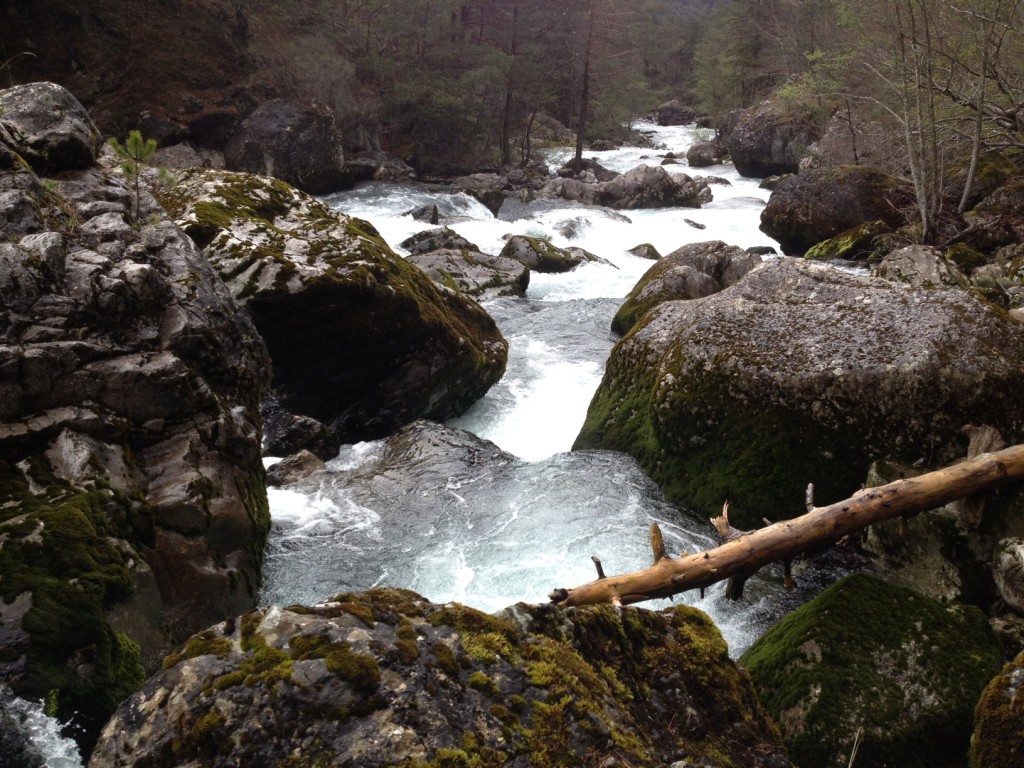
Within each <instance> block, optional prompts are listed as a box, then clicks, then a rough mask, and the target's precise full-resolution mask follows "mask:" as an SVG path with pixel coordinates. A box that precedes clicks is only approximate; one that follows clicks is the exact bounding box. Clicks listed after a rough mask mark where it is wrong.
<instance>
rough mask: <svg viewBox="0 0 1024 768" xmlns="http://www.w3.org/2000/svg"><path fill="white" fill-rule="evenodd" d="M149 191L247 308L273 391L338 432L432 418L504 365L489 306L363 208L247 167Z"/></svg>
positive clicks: (377, 431) (352, 438) (471, 394)
mask: <svg viewBox="0 0 1024 768" xmlns="http://www.w3.org/2000/svg"><path fill="white" fill-rule="evenodd" d="M162 200H163V202H164V204H165V205H166V206H167V207H168V210H170V211H171V212H172V215H173V216H174V217H175V219H176V220H177V222H178V223H179V224H180V225H181V227H182V228H183V229H184V230H185V231H186V232H187V233H188V234H189V235H191V236H192V238H193V239H194V240H195V241H196V243H197V244H198V245H199V246H200V247H201V248H202V249H203V253H204V254H205V255H206V257H207V258H208V259H209V260H210V263H211V264H212V265H213V266H214V268H215V269H216V270H217V272H218V274H220V276H221V277H222V278H223V279H224V281H225V282H226V283H227V285H228V288H229V289H230V291H231V294H232V295H233V296H234V297H235V299H236V300H237V301H238V302H239V303H241V304H242V305H243V306H244V307H245V308H246V309H247V310H248V311H249V313H250V314H251V315H252V317H253V320H254V322H255V323H256V327H257V328H258V329H259V331H260V333H261V335H262V336H263V338H264V339H265V341H266V343H267V348H268V349H269V351H270V356H271V358H272V360H273V363H274V381H275V385H276V389H277V392H278V395H279V398H280V401H281V404H282V405H283V406H284V407H285V408H286V409H287V410H289V411H291V412H293V413H297V414H301V415H305V416H310V417H312V418H315V419H317V420H319V421H322V422H324V423H325V424H327V425H328V426H330V427H331V428H332V429H334V430H335V431H336V432H337V434H338V436H339V438H340V439H341V440H342V442H346V443H349V442H357V441H360V440H368V439H375V438H379V437H382V436H384V435H387V434H389V433H390V432H392V431H394V430H395V429H396V428H397V427H399V426H401V425H402V424H406V423H408V422H410V421H413V420H414V419H416V418H419V417H425V418H433V419H437V420H440V421H443V420H445V419H447V418H450V417H451V416H454V415H457V414H458V413H461V412H462V411H463V410H465V409H466V408H468V407H469V406H470V405H471V404H472V403H473V402H475V401H476V400H477V399H478V398H479V397H481V396H482V395H483V394H484V393H485V392H486V391H487V390H488V389H489V388H490V386H491V385H492V384H493V383H494V382H495V381H497V380H498V379H499V378H500V377H501V375H502V373H504V370H505V363H506V360H507V356H508V344H507V343H506V341H505V339H504V338H503V337H502V335H501V333H500V332H499V331H498V328H497V326H496V325H495V323H494V320H493V319H492V318H491V317H490V316H489V315H488V314H487V313H486V312H485V311H484V310H483V309H482V308H481V307H480V306H479V305H478V304H476V303H475V302H474V301H472V300H471V299H468V298H466V297H464V296H461V295H459V294H457V293H455V292H453V291H450V290H446V289H444V288H442V287H439V286H437V285H436V284H435V283H434V282H433V281H432V280H431V279H430V278H429V277H428V276H427V275H425V274H424V273H423V271H422V270H420V269H418V268H417V267H415V266H414V265H412V264H410V263H408V262H407V261H405V260H404V259H401V258H399V257H398V256H397V255H396V254H395V253H394V252H393V251H392V250H391V249H390V248H389V247H388V245H387V244H386V243H385V242H384V241H383V240H382V239H381V238H380V236H379V235H378V233H377V232H376V230H374V229H373V227H372V226H370V225H369V224H368V223H367V222H365V221H361V220H358V219H353V218H350V217H348V216H345V215H344V214H342V213H339V212H337V211H334V210H332V209H331V208H329V207H328V206H326V205H325V204H324V203H322V202H320V201H319V200H317V199H315V198H313V197H310V196H309V195H306V194H304V193H302V192H299V191H298V190H295V189H293V188H292V187H290V186H288V185H287V184H285V183H284V182H282V181H278V180H276V179H270V178H267V177H263V176H253V175H250V174H240V173H230V172H218V171H209V170H202V169H195V170H191V171H186V172H184V173H182V174H181V175H180V177H179V178H178V182H177V184H176V185H175V186H174V187H173V188H172V189H171V190H168V191H167V192H166V193H165V194H164V195H163V197H162Z"/></svg>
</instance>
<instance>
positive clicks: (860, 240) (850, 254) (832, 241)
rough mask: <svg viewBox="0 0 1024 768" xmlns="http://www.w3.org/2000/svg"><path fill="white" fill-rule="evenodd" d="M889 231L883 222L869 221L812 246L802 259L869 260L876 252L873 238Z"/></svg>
mask: <svg viewBox="0 0 1024 768" xmlns="http://www.w3.org/2000/svg"><path fill="white" fill-rule="evenodd" d="M891 231H892V229H891V228H890V227H889V225H888V224H886V223H885V222H884V221H869V222H867V223H864V224H860V225H858V226H856V227H853V228H852V229H848V230H846V231H845V232H841V233H840V234H838V235H836V236H835V237H832V238H829V239H828V240H823V241H822V242H820V243H817V244H816V245H812V246H811V247H810V248H809V249H808V250H807V252H806V253H805V254H804V258H805V259H811V260H815V261H832V260H833V259H843V260H846V261H864V260H870V259H871V258H872V257H874V256H875V255H876V250H875V248H874V247H873V243H874V240H875V238H876V237H877V236H878V235H884V234H887V233H889V232H891Z"/></svg>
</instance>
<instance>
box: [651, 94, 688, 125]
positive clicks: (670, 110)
mask: <svg viewBox="0 0 1024 768" xmlns="http://www.w3.org/2000/svg"><path fill="white" fill-rule="evenodd" d="M696 119H697V110H695V109H694V108H693V107H688V106H686V105H685V104H683V103H681V102H680V101H678V100H677V99H672V100H671V101H666V102H665V103H664V104H662V105H661V106H659V107H658V108H657V109H656V110H654V120H655V122H656V123H657V124H658V125H689V124H690V123H692V122H693V121H694V120H696Z"/></svg>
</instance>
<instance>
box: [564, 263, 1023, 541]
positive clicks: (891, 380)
mask: <svg viewBox="0 0 1024 768" xmlns="http://www.w3.org/2000/svg"><path fill="white" fill-rule="evenodd" d="M1021 359H1024V326H1022V325H1021V324H1020V323H1017V322H1015V321H1013V320H1011V319H1009V318H1008V317H1007V316H1006V315H1005V314H1003V313H1000V312H999V311H997V310H995V309H993V308H992V307H990V306H988V305H986V304H984V303H983V302H980V301H978V300H977V299H975V298H973V297H972V296H970V295H968V294H966V293H964V292H961V291H958V290H941V289H930V290H922V289H913V288H909V287H907V286H904V285H900V284H898V283H893V282H890V281H886V280H879V279H871V278H864V277H858V276H855V275H852V274H848V273H843V272H841V271H839V270H835V269H832V268H829V267H825V266H819V265H816V264H813V263H808V262H803V261H798V260H794V259H777V260H772V261H769V262H766V263H765V264H764V265H762V266H761V267H758V268H757V269H755V270H753V271H751V272H750V273H748V274H747V275H746V277H744V278H743V279H742V280H740V281H739V282H738V283H736V284H735V285H733V286H732V287H731V288H729V289H727V290H724V291H721V292H719V293H716V294H713V295H712V296H708V297H707V298H704V299H697V300H694V301H670V302H664V303H661V304H659V305H658V306H656V307H654V308H653V309H651V310H650V311H648V312H647V314H645V315H644V316H643V317H642V318H641V320H640V322H639V323H638V324H637V325H636V326H635V327H634V328H633V330H632V332H631V333H630V334H629V336H627V337H626V338H625V339H623V341H622V342H620V343H619V344H618V345H617V346H616V347H615V349H614V350H613V352H612V355H611V357H610V359H609V362H608V366H607V369H606V372H605V375H604V378H603V380H602V383H601V385H600V387H599V388H598V391H597V393H596V395H595V398H594V400H593V402H592V403H591V406H590V410H589V412H588V416H587V420H586V423H585V424H584V427H583V429H582V431H581V433H580V435H579V437H578V438H577V441H576V447H577V448H606V449H614V450H623V451H626V452H628V453H630V454H632V455H633V456H635V457H636V458H637V459H638V461H640V463H641V464H642V465H643V466H644V467H645V469H646V470H647V471H648V472H649V473H650V474H651V476H652V477H653V478H654V479H655V480H656V481H657V482H658V483H659V485H661V486H662V488H663V489H664V490H665V493H666V496H667V497H668V498H669V499H670V500H673V501H676V502H677V503H681V504H683V505H684V506H688V507H693V508H695V509H697V510H699V511H701V512H706V513H709V514H717V513H718V512H719V510H720V509H721V506H722V502H723V501H724V500H725V499H729V500H730V501H731V502H732V513H733V514H735V515H736V519H737V520H742V521H745V523H746V524H738V527H741V528H743V527H748V528H749V527H751V526H752V525H754V524H756V521H759V520H760V519H761V518H762V517H768V518H769V519H777V518H779V517H791V516H793V515H794V514H796V512H797V510H798V509H799V508H800V506H801V505H800V503H799V500H800V499H802V498H803V495H804V489H805V488H806V486H807V484H808V483H811V482H813V483H814V485H815V488H816V493H817V494H818V495H817V496H816V498H817V499H819V503H821V502H831V501H837V500H839V499H842V498H845V497H847V496H849V495H850V494H851V493H852V492H853V491H855V490H856V489H857V488H858V487H859V486H860V484H861V483H862V482H863V479H864V477H865V475H866V473H867V468H868V466H869V464H870V462H871V460H873V459H874V458H880V457H889V458H894V459H903V460H905V461H907V463H914V462H916V461H929V462H932V463H933V464H941V463H943V462H946V461H951V460H953V459H954V458H958V457H960V456H962V455H963V453H964V452H965V448H964V442H965V440H964V438H963V435H962V434H961V432H960V430H961V428H962V427H963V426H964V425H965V424H990V425H992V426H994V427H996V428H998V429H999V430H1000V431H1001V432H1002V433H1003V435H1004V436H1005V437H1006V439H1007V441H1008V442H1010V443H1012V442H1013V441H1015V440H1019V439H1021V437H1022V430H1024V408H1022V406H1021V404H1020V402H1019V398H1017V397H1016V396H1015V395H1014V394H1013V392H1015V391H1019V390H1020V387H1021V386H1022V385H1024V381H1022V378H1021V377H1022V375H1024V374H1022V370H1021V367H1020V362H1019V361H1020V360H1021ZM747 515H749V517H746V516H747Z"/></svg>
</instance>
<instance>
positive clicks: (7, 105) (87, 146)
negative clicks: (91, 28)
mask: <svg viewBox="0 0 1024 768" xmlns="http://www.w3.org/2000/svg"><path fill="white" fill-rule="evenodd" d="M0 116H2V118H3V120H4V122H5V123H6V124H7V130H8V131H11V130H13V131H15V132H16V133H17V134H18V137H17V142H18V151H19V154H20V155H21V156H22V157H23V158H24V159H25V160H26V161H27V162H28V163H29V164H30V165H31V166H32V168H33V169H34V170H35V171H36V172H37V173H51V174H52V173H59V172H60V171H63V170H67V169H69V168H75V169H82V168H88V167H89V166H91V165H92V164H93V163H94V162H95V161H96V157H97V156H98V155H99V152H100V147H101V146H102V144H103V138H102V136H101V135H100V132H99V130H98V129H97V128H96V125H95V124H94V123H93V121H92V118H90V117H89V113H88V112H86V111H85V107H83V106H82V104H81V102H79V101H78V99H76V98H75V97H74V95H73V94H72V93H71V91H69V90H67V89H66V88H64V87H62V86H59V85H56V84H55V83H28V84H26V85H16V86H13V87H11V88H7V89H4V90H0Z"/></svg>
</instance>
